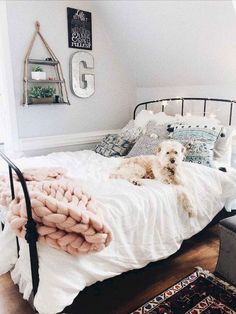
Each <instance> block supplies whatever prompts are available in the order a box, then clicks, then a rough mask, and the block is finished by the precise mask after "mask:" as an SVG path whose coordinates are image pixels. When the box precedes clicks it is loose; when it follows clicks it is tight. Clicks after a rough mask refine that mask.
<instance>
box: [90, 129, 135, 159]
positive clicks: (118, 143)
mask: <svg viewBox="0 0 236 314" xmlns="http://www.w3.org/2000/svg"><path fill="white" fill-rule="evenodd" d="M132 146H133V142H130V141H128V140H126V139H124V138H123V137H122V136H120V135H118V134H108V135H106V136H105V137H104V138H103V139H102V141H101V142H100V143H99V144H98V145H97V146H96V147H95V150H94V151H95V152H96V153H98V154H100V155H102V156H105V157H119V156H125V155H127V154H128V152H129V151H130V149H131V148H132Z"/></svg>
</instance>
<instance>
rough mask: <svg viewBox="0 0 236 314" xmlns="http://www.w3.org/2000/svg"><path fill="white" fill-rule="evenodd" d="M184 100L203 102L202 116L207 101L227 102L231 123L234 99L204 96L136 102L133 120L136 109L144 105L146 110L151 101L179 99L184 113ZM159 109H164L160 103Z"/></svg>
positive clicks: (230, 121)
mask: <svg viewBox="0 0 236 314" xmlns="http://www.w3.org/2000/svg"><path fill="white" fill-rule="evenodd" d="M186 100H199V101H202V102H203V116H204V117H205V115H206V110H207V103H208V102H210V101H212V102H224V103H228V104H229V106H230V107H229V120H228V121H229V125H231V124H232V115H233V105H234V104H235V103H236V100H230V99H220V98H204V97H175V98H163V99H157V100H150V101H145V102H142V103H140V104H138V105H137V106H136V107H135V108H134V113H133V119H134V120H135V118H136V114H137V110H138V108H139V107H142V106H143V107H144V109H145V110H148V105H149V104H153V103H163V102H171V101H181V115H182V116H183V115H184V102H185V101H186ZM161 111H162V112H164V111H165V105H164V104H162V106H161Z"/></svg>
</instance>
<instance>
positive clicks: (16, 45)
mask: <svg viewBox="0 0 236 314" xmlns="http://www.w3.org/2000/svg"><path fill="white" fill-rule="evenodd" d="M67 7H72V8H78V9H83V10H87V11H90V12H92V27H93V50H92V52H91V53H92V54H93V56H94V59H95V80H96V81H95V85H96V91H95V94H94V95H93V96H91V97H90V98H87V99H81V98H78V97H75V96H73V95H72V93H71V92H70V88H69V58H70V56H71V55H72V53H74V52H76V51H78V50H76V49H71V48H68V43H67V12H66V8H67ZM7 12H8V26H9V36H10V46H11V54H12V64H13V69H14V82H15V95H16V106H17V121H18V128H19V136H20V138H25V137H38V136H40V137H42V136H48V135H58V134H70V133H79V132H89V131H96V130H106V129H118V128H120V127H122V126H123V125H124V124H125V123H126V122H127V120H128V119H129V117H130V116H131V108H132V106H133V104H134V102H135V88H134V85H133V84H132V82H131V80H130V79H129V73H128V71H127V70H126V68H125V67H124V65H123V63H122V59H121V56H120V55H119V54H118V53H117V50H116V47H115V46H114V45H113V40H112V38H110V37H109V35H108V33H107V28H106V27H107V26H105V25H104V24H103V20H102V18H101V17H100V16H99V14H98V12H97V9H96V7H95V6H94V3H93V1H89V2H87V1H8V2H7ZM36 20H38V21H40V23H41V32H42V34H43V35H44V36H45V39H46V40H47V41H48V43H49V45H50V46H51V48H52V50H53V51H54V53H55V54H56V56H57V57H58V59H59V60H60V61H61V64H62V68H63V72H64V76H65V79H66V82H67V87H68V89H69V98H70V102H71V106H66V105H65V106H63V105H58V106H57V105H52V106H48V105H44V106H30V107H28V108H25V107H22V106H21V104H22V85H23V84H22V80H23V61H24V56H25V53H26V50H27V48H28V46H29V43H30V40H31V36H32V34H33V31H34V23H35V21H36ZM39 51H40V52H41V50H38V51H34V52H35V54H38V57H40V56H41V53H39Z"/></svg>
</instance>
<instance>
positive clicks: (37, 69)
mask: <svg viewBox="0 0 236 314" xmlns="http://www.w3.org/2000/svg"><path fill="white" fill-rule="evenodd" d="M32 72H43V68H42V67H41V66H40V65H36V66H34V67H32Z"/></svg>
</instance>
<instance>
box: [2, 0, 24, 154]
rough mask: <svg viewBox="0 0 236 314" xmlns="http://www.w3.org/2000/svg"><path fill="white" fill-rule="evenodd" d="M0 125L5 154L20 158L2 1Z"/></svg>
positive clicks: (4, 9) (4, 7)
mask: <svg viewBox="0 0 236 314" xmlns="http://www.w3.org/2000/svg"><path fill="white" fill-rule="evenodd" d="M0 123H1V126H2V127H1V131H3V134H2V136H1V138H3V141H4V151H5V153H6V154H7V155H8V156H9V157H18V156H20V155H21V153H20V147H19V137H18V128H17V118H16V103H15V94H14V81H13V73H12V64H11V53H10V43H9V37H8V24H7V7H6V1H2V0H1V1H0Z"/></svg>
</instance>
